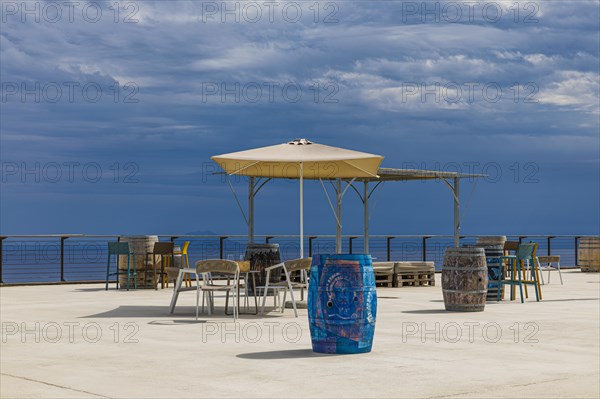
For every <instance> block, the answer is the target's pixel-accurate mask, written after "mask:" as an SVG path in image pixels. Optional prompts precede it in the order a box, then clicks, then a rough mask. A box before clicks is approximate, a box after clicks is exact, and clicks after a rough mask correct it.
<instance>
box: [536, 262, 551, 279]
mask: <svg viewBox="0 0 600 399" xmlns="http://www.w3.org/2000/svg"><path fill="white" fill-rule="evenodd" d="M535 261H536V263H537V267H538V269H541V268H542V265H541V264H540V259H539V258H538V257H537V256H536V257H535ZM541 278H542V284H546V283H545V282H544V273H541ZM548 284H550V270H548Z"/></svg>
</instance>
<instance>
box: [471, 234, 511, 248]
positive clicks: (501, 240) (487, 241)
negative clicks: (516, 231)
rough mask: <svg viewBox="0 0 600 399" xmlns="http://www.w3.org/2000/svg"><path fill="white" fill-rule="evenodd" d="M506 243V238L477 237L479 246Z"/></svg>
mask: <svg viewBox="0 0 600 399" xmlns="http://www.w3.org/2000/svg"><path fill="white" fill-rule="evenodd" d="M505 242H506V236H481V237H477V245H502V246H504V243H505Z"/></svg>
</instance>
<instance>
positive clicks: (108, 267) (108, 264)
mask: <svg viewBox="0 0 600 399" xmlns="http://www.w3.org/2000/svg"><path fill="white" fill-rule="evenodd" d="M109 272H110V252H109V253H108V260H107V261H106V291H108V276H109Z"/></svg>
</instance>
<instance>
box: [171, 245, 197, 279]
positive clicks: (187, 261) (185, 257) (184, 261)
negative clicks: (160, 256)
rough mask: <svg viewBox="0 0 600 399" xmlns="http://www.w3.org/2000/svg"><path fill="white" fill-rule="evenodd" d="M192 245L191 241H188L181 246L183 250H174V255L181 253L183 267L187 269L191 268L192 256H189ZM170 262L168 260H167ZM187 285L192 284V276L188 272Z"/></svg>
mask: <svg viewBox="0 0 600 399" xmlns="http://www.w3.org/2000/svg"><path fill="white" fill-rule="evenodd" d="M189 247H190V242H189V241H186V242H184V243H183V246H182V247H181V251H175V252H173V254H174V255H181V267H182V268H185V269H189V268H190V257H189V256H188V248H189ZM167 262H168V261H167ZM185 285H186V286H187V287H191V286H192V278H191V277H190V275H189V274H186V279H185Z"/></svg>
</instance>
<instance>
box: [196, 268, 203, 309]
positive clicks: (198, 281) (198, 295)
mask: <svg viewBox="0 0 600 399" xmlns="http://www.w3.org/2000/svg"><path fill="white" fill-rule="evenodd" d="M196 284H198V286H197V287H196V320H198V304H199V302H200V291H202V289H201V288H200V280H198V275H197V274H196ZM202 312H204V291H202Z"/></svg>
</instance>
